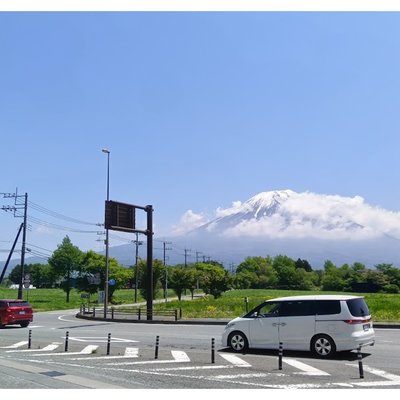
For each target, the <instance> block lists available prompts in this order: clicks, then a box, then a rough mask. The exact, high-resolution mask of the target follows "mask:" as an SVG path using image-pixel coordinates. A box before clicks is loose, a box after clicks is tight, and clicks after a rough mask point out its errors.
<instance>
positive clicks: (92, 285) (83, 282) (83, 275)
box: [76, 250, 132, 303]
mask: <svg viewBox="0 0 400 400" xmlns="http://www.w3.org/2000/svg"><path fill="white" fill-rule="evenodd" d="M131 274H132V270H130V269H128V268H125V267H123V266H122V265H120V264H119V263H118V261H117V260H116V259H115V258H109V260H108V278H109V281H113V282H115V284H114V285H110V284H109V285H108V301H109V302H110V303H112V302H113V295H114V292H115V290H117V289H120V288H123V287H126V286H127V285H128V284H129V281H130V279H131ZM96 277H99V278H100V282H99V283H97V282H96V281H95V280H94V279H93V278H96ZM105 277H106V257H105V256H104V255H102V254H98V253H95V252H94V251H92V250H90V251H88V252H86V253H84V254H83V255H82V260H81V263H80V267H79V276H78V278H77V280H76V286H77V289H78V290H79V291H81V292H87V293H90V294H93V293H96V292H97V291H98V290H99V288H101V289H102V288H104V286H105Z"/></svg>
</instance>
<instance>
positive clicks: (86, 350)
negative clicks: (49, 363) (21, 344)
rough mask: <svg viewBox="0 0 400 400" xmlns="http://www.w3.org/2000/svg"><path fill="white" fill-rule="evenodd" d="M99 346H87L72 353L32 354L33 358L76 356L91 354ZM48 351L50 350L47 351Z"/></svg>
mask: <svg viewBox="0 0 400 400" xmlns="http://www.w3.org/2000/svg"><path fill="white" fill-rule="evenodd" d="M98 347H99V346H95V345H88V346H86V347H85V348H84V349H82V350H81V351H73V352H68V351H64V352H63V353H46V354H43V353H42V354H33V356H36V357H39V356H68V355H72V356H73V355H78V354H92V353H93V352H94V351H96V350H97V348H98ZM48 350H50V349H48Z"/></svg>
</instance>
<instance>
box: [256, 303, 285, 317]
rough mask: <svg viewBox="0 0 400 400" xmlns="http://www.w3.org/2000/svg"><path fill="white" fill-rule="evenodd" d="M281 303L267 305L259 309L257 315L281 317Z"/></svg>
mask: <svg viewBox="0 0 400 400" xmlns="http://www.w3.org/2000/svg"><path fill="white" fill-rule="evenodd" d="M279 305H280V303H265V304H264V305H263V306H262V307H260V308H259V310H258V313H257V315H258V316H259V317H277V316H278V315H279Z"/></svg>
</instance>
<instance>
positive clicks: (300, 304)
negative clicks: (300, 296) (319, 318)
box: [279, 300, 315, 317]
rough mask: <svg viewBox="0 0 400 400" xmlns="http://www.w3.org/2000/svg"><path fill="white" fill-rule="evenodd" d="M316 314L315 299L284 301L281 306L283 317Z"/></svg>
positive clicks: (280, 313)
mask: <svg viewBox="0 0 400 400" xmlns="http://www.w3.org/2000/svg"><path fill="white" fill-rule="evenodd" d="M306 315H315V301H313V300H311V301H310V300H303V301H284V302H282V303H281V306H280V308H279V316H281V317H301V316H306Z"/></svg>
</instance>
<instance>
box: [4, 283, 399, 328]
mask: <svg viewBox="0 0 400 400" xmlns="http://www.w3.org/2000/svg"><path fill="white" fill-rule="evenodd" d="M17 294H18V291H17V290H15V289H3V288H0V298H2V299H5V298H11V299H15V298H17ZM298 294H334V293H333V292H329V293H328V292H320V291H318V292H304V291H288V290H262V289H253V290H231V291H229V292H226V293H224V295H223V296H222V297H221V298H219V299H216V300H215V299H214V298H213V297H212V296H205V297H202V298H195V299H194V300H190V301H189V300H184V301H177V300H173V301H168V302H167V303H165V302H162V303H160V304H154V309H160V308H162V309H165V308H167V309H179V308H181V309H182V314H183V317H184V318H226V319H231V318H234V317H237V316H239V315H242V314H244V313H245V311H246V308H247V309H248V310H250V309H251V308H253V307H255V306H256V305H258V304H260V303H261V302H262V301H264V300H266V299H271V298H274V297H281V296H291V295H298ZM336 294H344V293H343V292H341V293H336ZM348 294H354V293H348ZM361 295H363V296H364V297H365V299H366V301H367V303H368V306H369V309H370V311H371V314H372V316H373V320H374V321H376V322H378V321H379V322H400V295H398V294H381V293H372V294H371V293H368V294H361ZM159 296H162V292H159ZM168 297H169V298H171V297H174V294H173V292H172V291H170V292H169V293H168ZM246 298H247V299H248V302H247V303H246V301H245V299H246ZM24 299H25V300H28V301H29V302H30V303H31V304H32V306H33V309H34V311H35V312H38V311H51V310H66V309H75V308H79V307H80V306H81V304H82V302H83V299H81V296H80V293H78V292H77V291H76V290H72V291H71V293H70V302H69V303H67V302H66V294H65V292H64V291H63V290H61V289H32V290H24ZM96 300H97V297H96V296H95V295H92V296H91V299H90V301H91V303H90V305H91V306H95V305H96ZM114 301H115V303H116V304H133V303H134V290H133V289H124V290H118V291H116V292H115V294H114ZM138 301H139V302H145V299H143V298H142V297H141V296H140V294H139V292H138ZM100 306H101V305H100ZM110 306H111V304H110Z"/></svg>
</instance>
